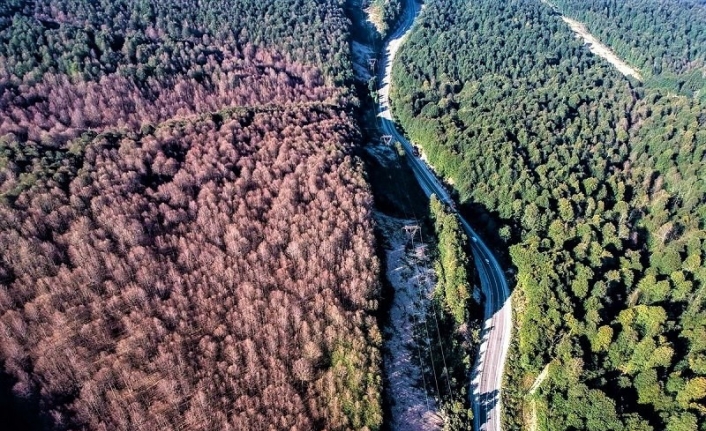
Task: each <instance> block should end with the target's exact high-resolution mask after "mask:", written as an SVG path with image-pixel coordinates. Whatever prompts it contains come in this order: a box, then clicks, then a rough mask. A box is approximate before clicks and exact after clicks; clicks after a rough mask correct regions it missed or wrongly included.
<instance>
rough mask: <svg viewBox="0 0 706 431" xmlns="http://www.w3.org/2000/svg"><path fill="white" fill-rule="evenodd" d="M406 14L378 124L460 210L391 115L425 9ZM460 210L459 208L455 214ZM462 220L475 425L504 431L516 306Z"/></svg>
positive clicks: (425, 185)
mask: <svg viewBox="0 0 706 431" xmlns="http://www.w3.org/2000/svg"><path fill="white" fill-rule="evenodd" d="M406 3H407V4H406V7H405V15H404V17H403V19H402V21H401V22H400V24H399V27H398V28H397V30H396V31H395V32H394V33H393V34H392V35H391V36H390V37H389V38H388V40H387V41H386V43H385V48H384V49H385V51H384V55H383V58H381V59H380V60H381V61H380V66H381V67H379V69H378V70H379V71H380V73H379V74H378V88H379V89H378V100H379V105H378V119H379V121H380V127H381V129H382V130H383V132H384V133H385V134H388V135H391V136H392V141H393V142H394V141H397V142H399V143H400V144H402V146H403V148H404V150H405V152H406V153H407V159H408V160H409V162H410V163H409V164H410V166H411V168H412V171H413V172H414V175H415V177H416V178H417V181H418V182H419V184H420V186H421V187H422V189H423V190H424V193H426V195H427V196H431V195H432V194H435V195H436V196H437V197H438V198H439V200H441V201H442V202H445V203H447V204H448V205H449V206H450V207H451V208H452V209H453V208H455V206H454V203H453V200H452V199H451V197H450V196H449V194H448V192H447V191H446V189H445V188H444V186H443V185H442V184H441V182H440V181H439V180H438V179H437V178H436V176H435V175H434V173H433V172H432V171H431V169H430V167H429V166H427V164H426V163H424V162H423V161H422V160H421V159H420V158H419V157H416V156H415V155H414V150H413V146H412V144H411V143H410V142H409V141H408V140H407V139H405V137H404V136H402V134H401V133H399V132H398V131H397V128H396V127H395V123H394V119H393V117H392V114H391V112H390V104H389V97H388V95H389V88H390V85H389V83H390V74H391V70H392V61H393V60H394V57H395V54H396V52H397V49H398V48H399V47H400V45H401V44H402V42H403V41H404V38H405V36H406V35H407V34H408V32H409V30H411V28H412V26H413V25H414V20H415V18H416V17H417V15H418V13H419V11H420V7H419V5H418V4H416V3H415V2H414V0H407V2H406ZM454 211H455V209H454ZM457 217H458V219H459V221H460V222H461V225H462V226H463V229H464V230H465V231H466V233H467V234H468V236H469V238H470V239H471V252H472V254H473V258H474V262H475V266H476V268H477V270H478V274H479V277H480V281H481V289H482V292H483V295H484V297H485V309H484V325H483V331H482V333H481V338H482V340H483V341H482V343H481V346H480V354H479V355H478V360H477V362H476V364H475V366H474V368H473V371H472V373H471V376H469V380H470V383H469V384H470V389H471V390H470V401H471V405H472V407H473V415H474V426H473V428H474V429H476V430H493V431H499V430H501V429H502V424H501V416H500V409H501V402H500V393H501V390H502V378H503V369H504V367H505V361H506V359H507V351H508V348H509V346H510V336H511V330H512V306H511V301H510V289H509V287H508V285H507V281H506V280H505V274H504V272H503V269H502V268H501V267H500V265H499V264H498V261H497V259H496V258H495V256H494V255H493V253H492V251H490V249H489V248H488V247H487V246H486V244H485V243H484V242H483V240H482V239H481V238H480V237H479V236H478V235H477V234H476V232H475V231H474V230H473V228H472V227H471V225H470V224H469V223H468V221H466V219H464V218H463V217H462V216H461V215H460V214H458V213H457Z"/></svg>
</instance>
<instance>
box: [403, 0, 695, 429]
mask: <svg viewBox="0 0 706 431" xmlns="http://www.w3.org/2000/svg"><path fill="white" fill-rule="evenodd" d="M692 19H696V20H697V22H698V23H699V25H700V28H706V23H705V22H703V21H702V20H700V18H699V15H694V16H693V17H692ZM421 20H422V22H421V23H420V25H419V26H418V27H417V29H416V31H415V32H414V33H413V34H412V35H411V37H410V38H409V40H408V41H407V42H406V43H405V45H403V47H402V48H401V51H400V53H399V54H398V55H399V61H396V62H395V65H394V68H393V83H394V84H393V87H392V89H393V93H392V101H393V104H394V106H393V107H394V111H395V115H396V118H398V119H399V120H400V122H401V123H402V126H403V127H404V129H405V131H406V132H407V133H408V134H409V135H410V137H411V139H412V140H414V141H415V142H417V143H419V144H420V145H422V146H423V148H424V153H425V154H426V155H427V157H428V158H429V160H430V163H431V164H432V165H433V166H434V167H435V169H436V170H437V171H438V172H439V173H441V174H442V175H443V176H444V177H445V178H446V179H447V180H448V182H449V183H452V184H454V187H455V188H456V191H457V192H458V193H459V195H460V196H461V199H462V202H463V203H464V204H465V208H466V210H468V211H470V212H471V213H473V214H475V216H476V218H477V220H479V223H480V224H483V225H487V226H490V227H491V228H490V229H488V232H486V233H487V236H488V237H489V238H495V240H496V244H495V245H496V248H498V249H501V250H505V251H506V254H505V257H506V259H508V260H509V261H510V262H511V263H512V266H514V268H515V275H516V281H517V284H516V286H515V289H516V292H515V293H514V295H515V298H516V299H515V301H513V303H514V304H517V309H516V311H517V313H516V316H517V332H516V336H515V341H514V343H513V347H512V350H511V358H510V360H509V365H508V367H509V370H508V372H507V380H506V385H505V388H504V399H503V406H504V408H505V413H506V414H505V424H506V427H507V429H524V428H525V427H526V426H527V425H528V423H527V422H525V421H526V420H527V418H528V417H530V416H531V413H536V422H535V423H538V424H539V425H540V427H541V428H542V429H547V430H564V429H567V428H571V429H586V430H605V429H613V430H623V429H624V430H631V431H635V430H639V431H642V430H644V431H647V430H663V429H665V430H671V431H677V430H684V431H686V430H706V391H705V390H704V387H705V385H704V382H706V367H704V365H706V363H705V362H704V360H703V358H704V354H705V353H706V344H704V342H703V340H704V339H705V334H706V298H705V297H704V286H705V285H706V269H705V267H704V265H703V261H704V259H705V258H706V236H704V234H703V232H704V228H706V226H704V220H705V219H706V183H704V180H703V179H704V178H706V165H704V163H703V157H704V154H706V132H705V130H706V122H705V121H706V107H705V106H704V105H703V104H701V103H700V102H699V101H698V100H696V99H694V98H693V97H690V96H676V95H674V94H673V93H674V92H673V91H671V92H670V91H669V90H662V89H661V88H659V86H652V85H650V84H649V83H647V84H645V85H642V84H640V83H639V82H636V81H632V80H629V79H627V78H625V77H623V76H621V75H620V74H619V73H618V72H617V71H615V70H614V69H612V67H611V66H610V65H608V64H606V63H604V62H603V60H602V59H600V58H598V57H596V56H594V55H592V54H591V53H590V52H589V51H588V50H587V49H586V48H585V47H584V46H582V43H581V42H580V41H577V40H576V39H575V37H574V34H573V33H572V32H571V30H570V29H569V28H568V27H567V26H566V25H565V24H564V23H563V22H562V21H561V20H560V19H558V17H557V16H556V14H555V13H554V12H553V10H552V9H551V7H550V6H548V5H546V4H544V3H541V2H539V1H536V2H526V1H509V2H495V1H490V0H479V1H477V2H473V3H470V4H469V3H467V2H463V1H460V0H438V1H434V2H431V3H429V4H428V6H427V8H426V10H425V12H424V13H423V15H422V17H421ZM692 25H694V26H695V25H696V23H693V24H692ZM664 44H665V45H667V46H671V45H670V44H669V41H668V39H667V38H665V42H664ZM701 46H703V44H702V45H701ZM674 49H676V50H678V48H674ZM616 50H617V48H616ZM448 53H454V55H453V56H450V55H448ZM697 54H699V55H700V53H697ZM550 362H551V363H552V366H550V368H549V371H548V377H547V378H546V380H544V381H543V383H542V384H541V385H540V386H539V388H537V390H536V392H534V394H532V395H530V394H529V389H530V388H531V386H532V383H533V382H534V381H535V378H536V377H537V376H538V375H539V374H540V372H541V371H542V370H543V369H544V367H545V366H546V365H547V364H548V363H550ZM530 401H531V402H530Z"/></svg>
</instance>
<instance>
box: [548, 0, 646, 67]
mask: <svg viewBox="0 0 706 431" xmlns="http://www.w3.org/2000/svg"><path fill="white" fill-rule="evenodd" d="M541 2H542V3H545V4H547V5H549V6H550V7H551V8H552V9H554V11H555V12H556V13H558V14H559V15H561V13H560V12H559V9H557V7H556V6H554V4H552V3H551V2H550V1H549V0H541ZM561 19H562V20H563V21H564V22H565V23H566V24H568V26H569V28H570V29H571V30H572V31H573V32H574V33H576V36H577V37H580V38H582V39H583V41H584V43H586V44H587V45H588V49H589V50H590V51H591V52H592V53H594V54H596V55H597V56H599V57H602V58H603V59H605V60H607V61H608V63H610V64H612V65H613V66H615V68H616V69H618V71H619V72H620V73H622V74H623V75H625V76H632V77H634V78H635V79H637V80H638V81H642V75H640V72H638V71H637V69H635V68H633V67H632V66H630V65H629V64H627V63H626V62H624V61H623V60H621V59H620V57H618V56H617V55H615V53H614V52H613V51H612V50H611V49H610V48H609V47H608V46H606V45H604V44H603V43H601V41H600V40H598V39H597V38H596V37H595V36H594V35H592V34H591V33H589V32H588V30H587V29H586V26H585V25H583V23H581V22H579V21H576V20H575V19H571V18H569V17H567V16H564V15H561Z"/></svg>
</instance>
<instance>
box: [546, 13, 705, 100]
mask: <svg viewBox="0 0 706 431" xmlns="http://www.w3.org/2000/svg"><path fill="white" fill-rule="evenodd" d="M551 3H552V4H554V5H555V6H557V8H558V9H559V10H560V11H561V12H562V13H564V14H565V15H568V16H570V17H573V18H576V19H578V20H579V21H581V22H583V23H584V24H585V25H586V26H587V28H588V29H589V31H591V33H593V34H594V35H596V36H597V37H598V38H599V39H600V40H602V41H603V42H604V43H607V44H608V45H610V47H611V48H612V49H614V50H615V52H616V53H617V54H618V56H620V57H621V58H623V59H625V60H627V61H628V62H629V63H630V64H632V65H634V66H636V67H638V68H639V69H640V71H641V72H642V73H643V75H646V76H647V82H648V84H650V85H654V86H659V87H663V88H667V89H673V90H677V91H680V92H682V93H684V94H687V95H693V94H698V95H701V96H706V27H705V26H704V25H703V23H704V22H706V3H705V2H704V1H703V0H679V1H660V0H621V1H614V0H594V1H581V0H552V2H551ZM702 100H706V98H703V97H702Z"/></svg>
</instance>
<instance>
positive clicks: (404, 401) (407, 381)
mask: <svg viewBox="0 0 706 431" xmlns="http://www.w3.org/2000/svg"><path fill="white" fill-rule="evenodd" d="M375 220H376V222H377V223H378V225H379V226H380V227H381V228H382V230H383V231H384V232H385V237H386V238H387V244H386V250H385V253H386V255H387V266H386V268H385V274H386V276H387V279H388V280H389V281H390V283H391V285H392V287H393V289H394V298H393V301H392V304H391V307H390V323H389V326H387V327H385V328H384V329H383V330H384V332H385V334H386V344H385V347H386V349H385V352H384V356H383V361H384V366H385V374H386V376H387V380H388V381H389V384H388V391H387V397H388V400H389V401H390V410H391V420H390V429H391V430H392V431H433V430H441V428H442V427H443V420H442V418H441V416H439V412H438V406H437V404H436V402H435V401H434V398H433V397H431V396H428V395H427V393H426V391H425V388H424V381H423V377H422V370H421V369H420V367H419V362H420V357H419V355H420V350H419V348H418V346H417V344H416V343H415V340H414V322H417V321H418V319H419V318H420V317H419V316H423V315H424V312H425V304H422V303H421V301H420V300H419V295H420V293H419V285H418V284H417V280H416V277H415V275H418V273H417V272H416V271H421V272H425V271H431V272H433V268H432V264H431V262H430V261H426V262H423V261H420V260H419V259H418V258H417V257H416V256H415V255H414V251H413V250H409V251H407V250H406V247H405V244H406V243H407V236H406V234H405V233H404V232H403V230H402V227H403V226H404V225H405V224H412V223H414V221H413V220H402V219H396V218H392V217H388V216H385V215H383V214H380V213H376V214H375ZM415 264H416V268H417V270H415ZM426 289H427V291H426V292H425V291H422V293H423V294H424V295H427V296H428V295H430V293H431V290H433V285H431V286H428V287H427V288H426ZM421 354H422V355H423V354H424V353H423V349H422V353H421ZM423 359H424V358H423ZM427 384H428V382H427Z"/></svg>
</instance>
